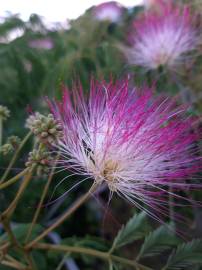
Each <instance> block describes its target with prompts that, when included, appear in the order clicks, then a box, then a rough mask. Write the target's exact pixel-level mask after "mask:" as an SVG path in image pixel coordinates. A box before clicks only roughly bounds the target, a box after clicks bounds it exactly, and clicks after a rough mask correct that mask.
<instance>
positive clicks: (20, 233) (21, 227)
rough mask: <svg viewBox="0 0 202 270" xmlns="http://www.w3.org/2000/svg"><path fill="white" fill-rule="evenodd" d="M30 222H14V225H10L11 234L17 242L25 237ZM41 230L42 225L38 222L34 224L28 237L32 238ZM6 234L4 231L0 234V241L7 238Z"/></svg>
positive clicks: (22, 240)
mask: <svg viewBox="0 0 202 270" xmlns="http://www.w3.org/2000/svg"><path fill="white" fill-rule="evenodd" d="M30 225H31V224H29V223H26V224H23V223H21V224H19V223H18V224H16V225H13V227H12V231H13V234H14V236H15V238H16V240H17V241H18V242H19V243H23V242H24V240H25V238H26V235H27V233H28V230H29V227H30ZM42 230H43V227H42V226H41V225H39V224H35V225H34V226H33V230H32V233H31V236H30V239H34V238H35V237H36V236H37V235H38V234H39V233H40V232H41V231H42ZM8 239H9V238H8V234H7V233H4V234H2V235H1V237H0V243H1V242H3V241H5V240H8Z"/></svg>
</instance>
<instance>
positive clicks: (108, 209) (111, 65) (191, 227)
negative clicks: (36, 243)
mask: <svg viewBox="0 0 202 270" xmlns="http://www.w3.org/2000/svg"><path fill="white" fill-rule="evenodd" d="M187 2H188V3H189V4H193V8H197V9H198V10H200V9H202V8H201V4H200V2H199V3H198V2H197V5H195V2H194V1H187ZM142 9H143V7H134V8H131V9H130V10H127V9H125V11H124V16H123V18H122V21H121V23H119V24H115V23H110V22H108V21H103V22H98V21H95V20H94V18H93V17H92V13H91V9H89V10H88V11H87V12H86V13H85V14H84V15H83V16H81V17H79V18H78V19H76V20H73V21H70V22H69V29H63V28H60V27H55V29H52V30H50V29H47V27H46V26H45V25H44V23H43V21H42V20H41V18H40V17H39V16H38V15H36V14H33V15H31V17H30V19H29V21H27V22H24V21H22V20H21V19H20V18H19V17H18V16H9V17H7V18H6V19H5V21H4V22H3V23H1V24H0V69H1V71H0V103H1V104H3V105H5V106H7V107H8V108H9V110H10V111H11V117H10V119H9V121H8V122H7V123H6V126H5V128H4V140H5V139H6V137H7V136H8V135H13V134H15V135H18V136H20V137H23V136H24V135H25V134H26V132H27V130H26V128H25V126H24V125H25V119H26V118H27V117H28V116H29V113H30V111H31V110H33V111H40V112H47V106H46V103H45V101H44V99H43V97H44V96H49V97H56V98H59V97H60V96H61V86H62V84H63V83H64V84H65V85H67V86H69V87H71V85H72V82H73V81H74V80H78V79H79V80H80V81H81V83H82V85H83V87H84V89H85V91H86V92H87V91H88V88H89V82H90V78H91V77H92V76H94V77H96V78H99V79H102V78H104V79H106V80H108V79H110V78H111V76H112V77H113V78H114V79H116V78H123V77H124V76H127V75H128V74H129V75H130V77H131V81H133V80H134V81H135V83H136V84H137V85H138V84H142V83H144V84H149V85H151V84H152V82H153V81H155V82H156V86H157V91H158V92H163V93H165V94H168V95H176V94H177V95H179V99H180V102H188V103H190V104H191V109H190V113H191V114H194V115H200V113H201V111H202V103H201V99H202V94H201V87H202V77H201V74H202V54H201V52H202V47H201V48H200V49H199V52H198V57H197V58H196V59H193V62H191V63H190V61H189V62H188V63H186V64H185V65H184V66H183V67H182V68H180V69H179V70H178V71H177V73H171V72H168V71H166V70H164V71H163V72H162V70H158V71H155V72H149V73H148V72H145V71H144V70H142V69H141V68H138V67H132V66H129V65H128V64H127V62H126V59H125V57H124V55H123V53H122V52H121V51H120V49H119V45H120V44H127V41H126V40H127V32H128V31H129V25H130V23H131V21H132V20H133V19H134V18H135V16H138V15H139V13H140V12H142ZM16 30H18V31H22V32H23V35H22V36H20V37H18V38H16V39H14V40H11V41H10V40H9V34H10V33H11V32H12V31H16ZM39 39H40V40H48V41H49V42H51V43H52V45H53V47H52V48H51V49H43V48H41V49H40V48H33V47H30V46H29V44H30V42H31V41H33V40H39ZM32 143H33V142H32V141H31V140H30V141H29V143H28V145H27V146H26V147H25V148H24V152H23V153H22V155H21V157H20V159H19V160H18V162H17V164H15V167H14V168H13V170H12V174H13V175H14V174H15V173H17V172H19V171H20V170H21V169H22V168H23V166H24V162H25V161H26V158H27V152H28V151H29V149H31V146H32ZM10 158H11V156H8V157H6V158H5V157H2V156H1V157H0V174H3V171H4V170H5V167H6V165H7V164H8V161H9V159H10ZM12 174H11V176H12ZM65 176H67V172H65V173H59V174H57V175H56V176H55V177H54V179H53V182H52V184H51V188H50V190H49V194H48V196H47V199H46V204H45V205H44V208H43V209H42V211H41V215H40V226H43V227H46V226H48V225H49V224H51V223H52V222H53V220H55V219H56V218H57V217H58V216H60V214H61V213H62V212H63V211H65V210H66V209H67V207H68V206H69V205H70V203H71V202H72V201H74V199H75V198H77V197H78V196H79V195H81V194H83V193H84V192H85V191H86V190H87V189H88V184H84V185H82V186H79V187H78V188H77V189H75V191H74V192H71V193H69V194H67V195H66V196H62V195H63V194H64V192H65V191H67V190H68V189H69V188H70V187H71V186H72V183H75V182H76V181H77V180H78V179H77V178H76V177H74V178H71V180H69V181H64V182H62V183H61V184H60V185H59V187H58V188H57V189H56V190H54V188H55V186H56V185H57V184H58V183H59V182H60V181H61V179H63V177H65ZM45 182H46V178H43V177H35V178H34V179H33V181H32V184H31V185H30V186H29V188H28V190H27V192H26V193H25V195H24V196H23V199H22V200H21V202H20V205H19V207H18V209H17V211H16V212H15V215H14V218H13V225H14V226H16V225H19V224H22V223H23V224H24V226H26V225H25V224H29V222H30V221H31V218H32V216H33V213H34V211H35V209H36V205H37V203H38V201H39V199H40V192H41V190H42V187H43V186H44V184H45ZM16 190H17V185H14V186H12V187H11V188H9V189H6V190H5V191H4V192H0V210H1V211H2V210H3V209H5V207H6V206H7V205H8V202H9V201H10V200H11V199H12V198H13V196H15V193H16ZM53 192H54V195H53ZM52 195H53V198H52V199H51V196H52ZM201 195H202V194H201V193H200V192H198V193H194V192H192V193H191V194H190V196H192V197H193V198H196V199H200V198H201ZM60 196H62V197H61V198H60ZM59 198H60V199H59ZM50 200H56V201H55V202H54V203H49V202H50ZM180 211H182V213H183V214H184V215H185V216H186V217H187V220H188V226H187V225H186V226H185V227H184V228H181V229H182V230H184V231H185V230H186V235H187V239H186V240H192V239H193V238H200V237H202V222H201V217H202V210H201V209H200V208H199V207H197V206H191V207H189V208H188V207H187V208H186V209H182V210H180ZM135 212H136V209H134V207H132V206H130V205H129V204H128V203H125V202H124V201H122V200H119V199H117V198H116V196H115V197H114V199H113V200H112V201H111V202H110V205H108V193H107V192H105V191H104V192H102V193H101V195H99V194H97V196H96V198H92V199H91V200H90V201H89V202H88V203H87V204H85V205H84V206H82V207H81V208H80V209H79V210H78V211H77V212H76V213H75V214H74V216H73V217H72V218H71V219H69V220H68V221H66V222H65V223H64V224H63V225H62V226H60V227H59V228H58V229H57V230H56V232H55V233H52V234H51V235H50V236H49V241H50V242H53V243H56V242H57V241H59V242H60V241H62V242H64V243H65V241H66V242H67V243H69V242H71V241H73V242H76V243H80V244H81V245H84V246H85V245H87V246H91V247H94V246H96V248H101V249H102V248H104V249H105V248H106V247H108V246H110V243H111V242H112V240H113V239H114V237H115V235H116V234H117V232H118V230H119V229H120V228H121V226H122V224H124V223H126V221H127V220H128V219H129V217H131V215H132V214H134V213H135ZM120 213H121V214H120ZM150 223H151V225H152V227H153V229H155V228H157V227H158V226H159V225H158V224H156V223H155V222H154V221H150ZM22 228H24V230H26V227H21V230H22ZM1 233H2V234H3V230H1V228H0V234H1ZM88 235H93V236H94V237H93V238H92V237H90V236H88ZM162 235H163V238H164V237H165V238H166V237H167V239H170V236H169V235H167V236H166V232H165V231H164V232H163V234H162ZM162 235H161V237H162ZM70 236H71V237H72V236H75V238H73V240H72V238H71V239H69V237H70ZM143 236H145V235H144V234H143ZM76 237H77V238H76ZM82 237H84V239H85V240H81V239H83V238H82ZM67 238H68V239H67ZM98 238H99V241H98V240H97V239H98ZM140 239H141V237H140ZM158 239H159V238H158ZM82 241H83V242H82ZM173 241H174V242H175V240H173ZM176 241H177V240H176ZM142 242H143V241H142V240H139V239H138V242H137V243H136V244H135V245H134V244H130V245H129V247H126V248H125V249H123V250H121V252H122V253H123V254H126V256H129V257H130V256H132V257H134V254H137V253H138V250H139V248H140V247H141V244H142ZM154 243H155V245H156V246H158V245H157V244H156V242H154ZM166 245H167V244H166ZM200 249H201V254H202V248H201V246H200ZM160 250H161V251H163V256H160V257H158V256H157V257H155V258H153V257H151V258H150V259H148V258H147V260H149V265H150V264H151V265H154V269H161V266H162V265H163V264H164V263H165V262H166V260H167V257H168V253H166V251H164V249H163V244H162V243H160ZM188 251H189V250H188ZM154 253H155V252H154ZM156 253H157V254H159V251H158V252H156ZM188 253H189V252H188ZM35 256H36V258H37V265H38V267H39V269H41V270H45V269H49V270H51V269H56V267H57V266H58V264H59V263H60V261H61V259H62V256H61V255H55V254H53V253H48V254H44V253H42V252H36V254H35ZM65 262H66V264H64V265H63V266H62V268H61V269H70V270H73V269H82V270H90V269H95V267H96V269H103V270H104V269H106V265H105V264H102V263H100V262H99V263H98V261H97V260H94V259H92V258H88V257H86V256H83V257H82V258H81V257H78V256H76V257H73V261H72V259H70V258H66V261H65ZM92 265H93V267H94V268H92ZM0 267H1V268H0V269H2V270H3V269H10V268H4V267H3V266H0ZM74 267H77V268H74ZM183 267H184V266H183ZM186 267H187V266H186ZM188 267H189V265H188ZM194 267H195V268H193V269H202V268H200V266H199V264H195V266H194ZM58 269H59V268H58ZM115 269H116V268H115ZM117 269H118V268H117ZM120 269H125V268H120ZM180 269H185V268H180ZM187 269H190V268H187ZM126 270H127V269H126Z"/></svg>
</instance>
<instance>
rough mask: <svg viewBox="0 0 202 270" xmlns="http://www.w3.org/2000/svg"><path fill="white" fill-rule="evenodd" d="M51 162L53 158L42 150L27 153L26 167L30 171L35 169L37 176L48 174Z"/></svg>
mask: <svg viewBox="0 0 202 270" xmlns="http://www.w3.org/2000/svg"><path fill="white" fill-rule="evenodd" d="M52 162H53V158H52V157H51V155H50V153H49V152H48V151H46V150H45V148H42V149H34V150H33V151H32V152H30V153H29V157H28V161H27V162H26V164H25V165H26V167H28V168H30V170H33V169H35V170H36V174H37V175H38V176H42V175H46V174H48V173H49V170H50V165H51V163H52Z"/></svg>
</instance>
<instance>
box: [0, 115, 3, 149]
mask: <svg viewBox="0 0 202 270" xmlns="http://www.w3.org/2000/svg"><path fill="white" fill-rule="evenodd" d="M2 140H3V118H2V117H0V146H2Z"/></svg>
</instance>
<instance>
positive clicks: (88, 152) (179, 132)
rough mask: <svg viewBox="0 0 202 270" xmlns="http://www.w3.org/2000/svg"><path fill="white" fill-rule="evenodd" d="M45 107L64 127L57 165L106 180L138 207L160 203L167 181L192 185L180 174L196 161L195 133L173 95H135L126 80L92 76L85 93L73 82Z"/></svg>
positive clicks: (192, 170) (187, 173) (186, 172)
mask: <svg viewBox="0 0 202 270" xmlns="http://www.w3.org/2000/svg"><path fill="white" fill-rule="evenodd" d="M71 94H72V95H73V97H71ZM50 107H51V110H52V112H53V114H54V116H55V118H56V119H58V120H59V121H60V122H61V123H62V126H63V131H64V137H63V138H62V139H61V140H59V146H58V147H59V149H60V153H61V156H62V159H61V160H60V164H61V167H63V168H65V169H67V170H72V171H74V172H75V174H80V175H84V176H86V177H90V178H92V179H94V181H96V182H97V183H100V184H101V183H106V184H107V185H108V187H109V189H110V190H111V191H112V192H116V193H118V194H119V195H120V196H123V197H125V198H127V199H128V200H130V201H132V202H134V203H135V204H136V205H137V206H139V207H141V206H140V202H143V203H145V204H147V205H150V206H151V204H152V203H153V205H155V206H156V208H157V207H158V205H159V204H160V206H161V205H163V203H159V202H160V201H161V199H162V198H161V196H162V194H164V193H166V190H167V188H168V187H172V188H173V189H175V188H177V189H178V188H180V189H184V188H187V186H188V187H189V186H191V184H190V185H189V184H188V183H186V181H185V179H186V178H187V177H188V176H190V175H193V174H194V173H196V172H197V171H198V169H199V167H200V158H199V157H198V156H197V155H195V152H196V148H194V142H195V141H196V137H197V136H196V135H195V134H194V133H193V132H192V130H191V127H192V124H193V119H192V118H190V117H189V118H187V117H186V116H185V114H186V109H185V108H183V107H176V102H175V100H173V99H171V100H168V99H163V98H162V97H158V98H154V97H153V94H152V91H151V90H149V89H145V90H144V89H143V90H142V92H141V95H139V96H138V94H137V91H135V90H133V91H129V89H128V81H123V82H117V83H116V84H112V83H105V82H103V83H95V82H92V84H91V89H90V93H89V96H88V98H87V99H85V98H84V96H83V90H82V88H81V87H78V89H77V90H76V89H74V91H73V92H71V93H70V92H69V91H67V90H65V91H64V95H63V99H62V102H59V103H58V102H53V103H50ZM160 198H161V199H160ZM164 199H165V198H164Z"/></svg>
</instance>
